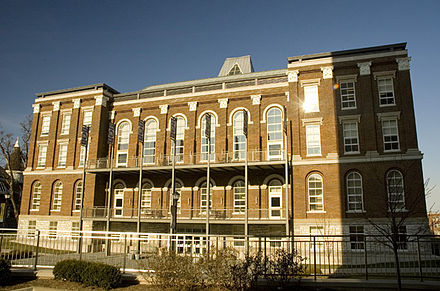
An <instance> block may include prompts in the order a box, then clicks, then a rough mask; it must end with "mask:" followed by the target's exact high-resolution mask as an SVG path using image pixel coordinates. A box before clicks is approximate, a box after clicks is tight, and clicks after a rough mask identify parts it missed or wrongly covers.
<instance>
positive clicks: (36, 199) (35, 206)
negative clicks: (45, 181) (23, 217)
mask: <svg viewBox="0 0 440 291" xmlns="http://www.w3.org/2000/svg"><path fill="white" fill-rule="evenodd" d="M40 200H41V183H40V182H38V181H37V182H35V184H34V186H33V191H32V207H31V210H39V209H40Z"/></svg>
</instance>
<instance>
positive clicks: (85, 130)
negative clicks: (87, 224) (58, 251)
mask: <svg viewBox="0 0 440 291" xmlns="http://www.w3.org/2000/svg"><path fill="white" fill-rule="evenodd" d="M89 131H90V126H88V125H83V127H82V132H81V146H82V147H84V160H83V173H82V187H81V206H80V210H79V239H78V253H79V254H80V256H81V248H82V237H83V208H84V187H85V185H86V163H87V150H88V147H89Z"/></svg>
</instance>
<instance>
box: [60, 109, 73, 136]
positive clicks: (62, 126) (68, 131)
mask: <svg viewBox="0 0 440 291" xmlns="http://www.w3.org/2000/svg"><path fill="white" fill-rule="evenodd" d="M66 116H70V119H69V126H68V128H67V132H64V131H63V130H64V126H65V124H64V118H65V117H66ZM71 123H72V111H71V110H69V111H62V117H61V130H60V135H69V134H70V127H71V126H70V125H71Z"/></svg>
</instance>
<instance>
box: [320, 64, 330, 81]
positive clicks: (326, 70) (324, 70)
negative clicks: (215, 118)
mask: <svg viewBox="0 0 440 291" xmlns="http://www.w3.org/2000/svg"><path fill="white" fill-rule="evenodd" d="M321 71H322V78H323V79H333V66H328V67H321Z"/></svg>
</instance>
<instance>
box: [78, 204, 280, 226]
mask: <svg viewBox="0 0 440 291" xmlns="http://www.w3.org/2000/svg"><path fill="white" fill-rule="evenodd" d="M108 213H109V209H107V208H106V207H103V206H101V207H88V208H84V210H83V217H84V219H90V220H106V219H107V218H108ZM209 213H210V215H209V219H210V221H211V222H215V221H217V222H229V221H230V222H242V223H244V220H245V213H244V209H210V210H209ZM110 219H111V220H112V221H132V222H134V221H137V219H138V209H137V208H110ZM248 219H249V221H254V222H255V221H264V222H270V221H274V222H278V223H280V222H281V221H283V220H285V219H286V212H285V209H284V210H283V209H275V208H273V209H249V210H248ZM141 220H142V221H151V222H169V221H170V220H171V212H170V211H169V209H141ZM177 220H178V221H180V222H183V221H184V222H191V221H192V222H203V223H204V222H205V220H206V209H196V208H195V209H178V214H177Z"/></svg>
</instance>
